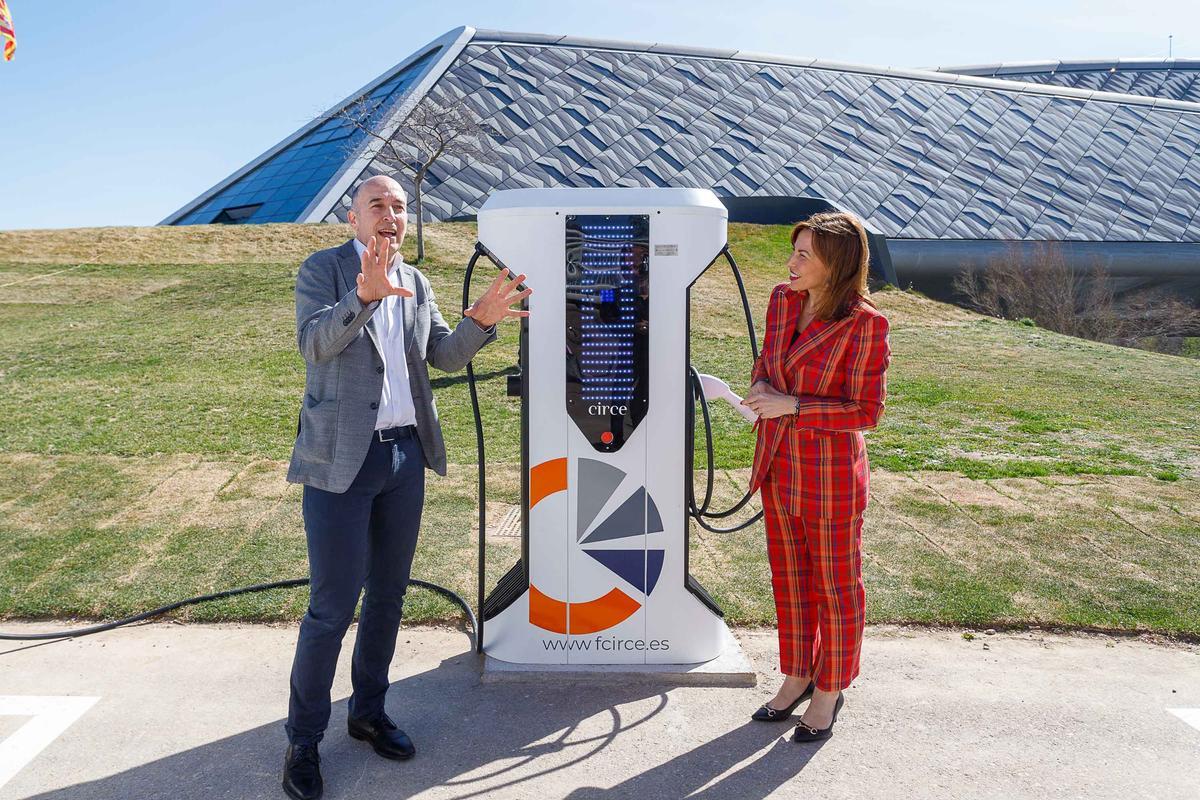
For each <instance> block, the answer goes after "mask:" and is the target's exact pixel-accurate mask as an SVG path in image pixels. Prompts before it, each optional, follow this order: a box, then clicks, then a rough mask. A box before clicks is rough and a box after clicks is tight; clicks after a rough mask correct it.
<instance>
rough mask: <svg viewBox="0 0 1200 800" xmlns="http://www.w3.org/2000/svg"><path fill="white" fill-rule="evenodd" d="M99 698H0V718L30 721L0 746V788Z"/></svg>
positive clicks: (12, 696) (1, 696)
mask: <svg viewBox="0 0 1200 800" xmlns="http://www.w3.org/2000/svg"><path fill="white" fill-rule="evenodd" d="M99 699H100V698H99V697H21V696H18V695H0V714H3V715H7V716H18V717H33V719H31V720H29V721H28V722H26V723H25V724H24V725H22V726H21V727H20V728H17V730H16V732H15V733H13V734H12V735H10V736H9V737H8V738H6V739H5V740H4V741H2V742H0V788H3V787H4V784H6V783H8V782H9V781H10V780H12V777H13V776H14V775H16V774H17V773H18V772H20V771H21V770H22V769H23V768H24V767H25V765H26V764H28V763H29V762H30V761H33V759H34V758H36V757H37V754H38V753H40V752H42V750H45V749H46V747H47V746H48V745H49V744H50V743H51V742H53V741H54V740H55V739H57V738H58V737H59V735H60V734H62V732H63V731H65V730H66V729H67V728H69V727H71V725H72V724H73V723H74V722H75V720H77V719H79V718H80V717H82V716H83V715H84V713H85V712H87V710H88V709H89V708H91V707H92V706H93V705H95V704H96V701H97V700H99Z"/></svg>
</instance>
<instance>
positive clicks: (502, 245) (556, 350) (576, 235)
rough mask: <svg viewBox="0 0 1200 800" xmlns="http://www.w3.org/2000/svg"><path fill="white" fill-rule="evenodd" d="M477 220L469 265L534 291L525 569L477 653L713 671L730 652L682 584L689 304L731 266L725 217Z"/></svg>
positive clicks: (599, 203) (605, 206) (615, 202)
mask: <svg viewBox="0 0 1200 800" xmlns="http://www.w3.org/2000/svg"><path fill="white" fill-rule="evenodd" d="M478 219H479V247H478V248H477V251H478V252H480V253H483V254H485V255H487V256H488V257H489V258H491V259H492V260H493V261H494V262H496V263H497V264H498V265H499V264H504V265H509V266H510V268H511V269H512V271H513V272H522V273H524V274H525V275H526V276H527V280H528V282H529V285H530V286H533V287H534V288H535V292H534V294H533V295H531V297H530V298H529V301H528V302H529V305H528V308H529V311H530V316H529V317H528V318H527V319H525V320H523V325H522V336H521V379H520V395H521V403H522V414H521V451H522V452H521V460H522V509H523V519H522V558H521V561H520V562H519V563H518V564H517V565H516V566H514V567H513V568H512V569H511V570H510V571H509V572H508V574H507V575H505V577H504V578H503V579H501V581H500V583H499V585H498V586H497V587H496V588H495V590H494V591H493V592H492V593H491V594H490V595H489V596H488V597H487V599H486V600H485V601H484V602H482V609H481V611H482V613H481V615H480V616H481V622H486V625H485V626H484V628H483V636H482V638H481V647H482V650H483V652H485V653H486V654H487V655H489V656H491V657H493V658H495V659H499V660H500V661H505V662H514V663H518V664H695V663H699V662H705V661H709V660H711V659H714V658H716V657H717V656H718V655H720V654H721V652H722V650H723V648H725V647H727V646H728V643H729V642H730V641H731V640H732V636H731V634H730V633H729V632H728V630H727V629H726V626H725V623H724V621H723V620H722V615H721V611H720V609H719V607H718V606H717V604H716V603H715V602H714V601H713V600H712V598H711V597H709V596H708V594H707V593H706V592H705V591H704V589H703V588H702V587H701V586H700V585H699V584H698V583H697V582H696V581H695V580H694V579H693V578H692V577H691V576H690V575H689V574H688V557H687V552H688V523H689V498H690V494H689V492H690V487H691V480H692V474H691V468H692V464H691V457H690V446H689V445H690V438H691V436H692V424H691V415H692V413H693V410H692V407H691V404H690V403H689V402H688V397H689V396H690V395H689V394H688V391H689V384H690V383H691V382H692V381H693V377H692V375H693V374H694V373H693V374H689V358H688V313H689V312H688V298H689V287H690V286H691V285H692V283H693V282H694V281H695V280H696V279H697V278H698V277H699V276H700V275H701V274H702V273H703V272H704V271H705V270H706V269H707V268H708V267H709V266H710V265H711V264H712V263H713V262H714V261H715V260H716V259H717V258H718V257H720V256H721V254H722V253H726V254H727V252H728V251H727V249H726V241H727V212H726V210H725V207H724V206H723V205H722V204H721V203H720V201H719V200H718V199H717V197H716V196H715V195H714V194H713V193H712V192H711V191H708V190H701V189H517V190H509V191H500V192H496V193H495V194H493V195H492V196H491V197H490V198H489V199H488V200H487V202H486V203H485V204H484V205H483V207H482V208H481V209H480V211H479V217H478ZM473 263H474V262H472V265H473ZM735 274H736V267H735ZM468 280H469V275H468ZM739 288H740V277H739ZM743 297H744V291H743ZM747 314H748V309H747ZM748 322H749V319H748ZM706 500H707V498H706ZM743 503H744V501H743ZM740 505H741V504H739V506H740ZM481 546H482V544H481ZM481 574H482V551H481Z"/></svg>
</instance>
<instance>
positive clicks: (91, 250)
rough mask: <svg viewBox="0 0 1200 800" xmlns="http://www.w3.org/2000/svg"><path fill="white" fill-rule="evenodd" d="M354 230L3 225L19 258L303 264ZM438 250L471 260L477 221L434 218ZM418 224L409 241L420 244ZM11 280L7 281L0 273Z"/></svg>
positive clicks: (432, 233) (5, 254)
mask: <svg viewBox="0 0 1200 800" xmlns="http://www.w3.org/2000/svg"><path fill="white" fill-rule="evenodd" d="M351 236H353V233H352V231H351V230H350V226H349V225H342V224H337V223H313V224H307V225H294V224H278V225H276V224H271V225H183V226H179V227H174V226H159V227H137V228H134V227H128V228H126V227H118V228H70V229H65V230H23V231H0V254H2V255H0V262H6V263H14V264H45V265H60V264H61V265H76V264H146V265H158V264H288V263H295V264H299V263H300V262H301V261H303V260H304V259H305V258H307V257H308V256H309V255H311V254H312V253H314V252H315V251H317V250H323V249H325V248H327V247H336V246H338V245H340V244H342V243H343V242H345V241H346V240H347V239H349V238H350V237H351ZM425 237H426V239H425V246H426V250H427V252H428V253H429V255H430V257H436V258H438V259H442V258H448V259H452V260H454V261H458V262H461V263H463V264H465V263H466V259H467V258H469V257H470V254H471V249H472V247H473V246H474V243H475V226H474V225H464V224H459V223H453V224H444V225H443V224H436V223H435V224H428V225H426V227H425ZM414 238H415V228H414V227H412V226H410V234H409V237H408V240H407V242H406V244H407V247H406V248H405V250H406V252H408V257H409V258H411V252H409V251H412V250H413V249H414V247H415V245H414V244H413V241H414ZM0 283H4V281H0Z"/></svg>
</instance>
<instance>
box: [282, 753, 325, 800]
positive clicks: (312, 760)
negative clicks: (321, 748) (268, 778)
mask: <svg viewBox="0 0 1200 800" xmlns="http://www.w3.org/2000/svg"><path fill="white" fill-rule="evenodd" d="M283 790H284V791H285V792H287V793H288V797H292V798H295V800H318V798H319V797H320V796H321V793H322V792H323V791H325V784H324V782H323V781H322V780H321V756H319V755H318V754H317V746H316V745H315V744H293V745H288V749H287V755H286V756H284V758H283Z"/></svg>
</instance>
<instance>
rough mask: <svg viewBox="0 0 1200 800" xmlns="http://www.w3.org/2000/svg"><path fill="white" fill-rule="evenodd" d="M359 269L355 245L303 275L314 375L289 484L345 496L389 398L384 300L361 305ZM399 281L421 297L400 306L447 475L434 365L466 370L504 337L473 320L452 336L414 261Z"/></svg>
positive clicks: (319, 256) (433, 457)
mask: <svg viewBox="0 0 1200 800" xmlns="http://www.w3.org/2000/svg"><path fill="white" fill-rule="evenodd" d="M359 265H360V261H359V257H358V253H357V252H356V251H355V249H354V241H353V240H350V241H348V242H346V243H345V244H344V245H342V246H341V247H335V248H331V249H329V250H321V251H320V252H317V253H313V254H312V255H311V256H309V257H308V259H307V260H306V261H305V262H304V264H303V265H301V267H300V273H299V274H298V275H297V276H296V340H297V342H298V344H299V345H300V354H301V355H302V356H304V363H305V365H306V369H305V372H304V400H303V402H302V403H301V404H300V421H299V425H298V426H297V429H296V444H295V446H294V447H293V448H292V463H291V466H290V467H289V468H288V475H287V479H288V480H289V481H290V482H292V483H304V484H308V485H309V486H313V487H315V488H317V489H324V490H326V491H330V492H338V493H341V492H344V491H346V489H348V488H349V487H350V484H351V483H353V481H354V477H355V476H356V475H357V474H358V470H359V468H360V467H362V464H363V460H364V459H365V458H366V456H367V448H368V447H370V445H371V437H372V436H373V435H374V433H375V419H376V416H377V415H378V413H379V412H378V408H379V399H380V395H381V393H382V391H383V360H382V359H381V358H380V356H379V340H378V337H377V335H376V331H375V324H374V322H373V320H372V315H373V314H374V312H375V309H376V308H378V307H379V302H378V301H376V302H373V303H369V304H367V305H363V304H362V302H361V301H360V300H359V299H358V292H357V285H356V283H355V280H356V277H357V275H358V273H359V269H360V266H359ZM399 274H400V284H401V285H402V286H403V287H404V288H406V289H409V290H411V291H412V292H413V293H414V296H413V297H402V298H400V302H401V309H402V314H403V316H404V341H405V343H406V344H405V347H406V348H407V352H406V360H407V361H408V378H409V385H410V386H411V387H412V395H413V404H414V405H415V406H416V411H417V433H418V438H419V439H420V441H421V447H422V448H423V449H424V451H425V464H426V466H428V467H429V468H430V469H432V470H434V471H435V472H437V473H438V474H439V475H445V474H446V444H445V441H444V440H443V439H442V426H441V424H440V423H439V422H438V416H437V407H436V406H435V404H434V401H433V387H432V386H430V385H429V370H428V369H427V368H426V363H428V364H432V365H433V366H435V367H437V368H438V369H441V370H445V371H447V372H451V371H454V370H459V369H462V368H463V367H465V366H466V364H467V362H468V361H470V360H471V358H472V357H473V356H474V355H475V353H476V352H477V351H478V350H479V348H481V347H483V346H484V345H485V344H487V343H488V342H490V341H492V340H493V339H495V338H496V332H495V329H492V330H490V331H483V330H481V329H480V328H479V326H478V325H476V324H475V321H474V320H472V319H469V318H467V317H463V319H462V321H461V322H459V324H458V327H457V328H455V329H454V331H453V332H451V331H450V326H449V325H447V324H446V321H445V320H444V319H442V315H441V313H440V312H439V311H438V307H437V303H436V302H435V301H434V297H433V290H432V289H431V288H430V286H429V280H428V279H427V278H426V277H425V276H424V275H422V274H421V272H420V270H417V269H414V268H413V267H411V266H409V265H408V264H405V265H403V266H402V267H401V268H400V273H399ZM364 332H365V333H364Z"/></svg>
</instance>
